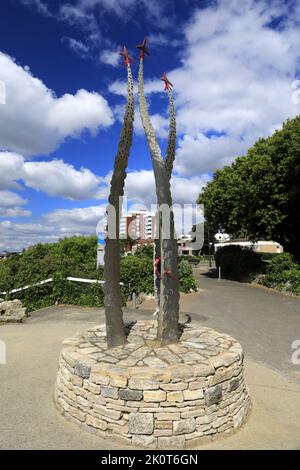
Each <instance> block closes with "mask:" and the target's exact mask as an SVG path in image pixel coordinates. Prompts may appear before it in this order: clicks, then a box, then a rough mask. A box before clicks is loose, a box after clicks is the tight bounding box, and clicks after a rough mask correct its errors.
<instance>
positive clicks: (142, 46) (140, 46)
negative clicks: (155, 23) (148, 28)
mask: <svg viewBox="0 0 300 470" xmlns="http://www.w3.org/2000/svg"><path fill="white" fill-rule="evenodd" d="M136 47H137V49H138V50H139V51H140V59H143V60H144V58H145V54H146V55H150V52H149V49H148V47H147V38H145V39H144V41H143V42H142V44H138V45H137V46H136Z"/></svg>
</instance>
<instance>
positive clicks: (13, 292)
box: [0, 277, 53, 295]
mask: <svg viewBox="0 0 300 470" xmlns="http://www.w3.org/2000/svg"><path fill="white" fill-rule="evenodd" d="M52 281H53V278H52V277H50V278H49V279H45V281H41V282H37V283H36V284H31V285H30V286H24V287H20V288H19V289H13V290H10V291H7V292H0V295H7V294H15V293H16V292H22V291H23V290H27V289H31V287H37V286H42V285H44V284H49V282H52Z"/></svg>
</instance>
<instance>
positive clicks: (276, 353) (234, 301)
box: [183, 271, 300, 379]
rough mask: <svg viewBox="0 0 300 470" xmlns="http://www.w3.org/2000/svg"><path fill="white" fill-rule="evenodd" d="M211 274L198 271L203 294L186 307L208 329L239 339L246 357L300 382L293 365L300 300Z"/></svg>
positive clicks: (299, 370) (299, 372) (299, 327)
mask: <svg viewBox="0 0 300 470" xmlns="http://www.w3.org/2000/svg"><path fill="white" fill-rule="evenodd" d="M207 274H208V273H207V272H205V271H197V278H198V285H199V288H200V289H201V291H200V293H197V294H194V295H193V294H192V295H191V296H189V300H188V299H186V300H185V302H184V304H183V307H184V308H185V309H186V308H187V309H188V311H189V312H192V313H193V314H194V315H193V316H194V318H195V319H197V320H200V321H201V323H203V324H204V325H207V326H210V327H213V328H215V329H219V330H220V331H223V332H226V333H229V334H231V335H232V336H235V337H236V338H237V339H238V340H239V341H240V342H241V343H242V345H243V347H244V350H245V353H246V355H248V356H250V357H252V358H253V359H255V360H256V361H258V362H261V363H263V364H267V365H268V366H271V367H273V368H275V369H277V370H279V371H281V372H284V373H287V374H289V375H290V376H292V377H293V378H296V379H297V378H299V379H300V365H294V364H293V363H292V361H291V356H292V353H293V351H294V350H293V349H292V343H293V341H294V340H300V297H299V298H298V297H292V296H286V295H282V294H280V293H277V292H274V291H272V290H269V289H265V288H263V287H256V286H251V285H249V284H243V283H239V282H232V281H228V280H221V281H219V280H218V279H216V278H213V277H210V276H208V275H207Z"/></svg>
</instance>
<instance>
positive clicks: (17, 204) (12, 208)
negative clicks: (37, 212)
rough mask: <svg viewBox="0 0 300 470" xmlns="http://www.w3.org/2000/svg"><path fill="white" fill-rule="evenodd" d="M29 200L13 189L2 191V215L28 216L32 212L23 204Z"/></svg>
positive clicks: (0, 200) (0, 215)
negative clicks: (24, 207)
mask: <svg viewBox="0 0 300 470" xmlns="http://www.w3.org/2000/svg"><path fill="white" fill-rule="evenodd" d="M25 204H27V201H26V200H25V199H24V198H22V197H21V196H19V194H16V193H14V192H12V191H0V217H2V218H3V217H28V216H30V215H31V212H30V211H28V210H25V209H23V208H22V207H21V206H23V205H25Z"/></svg>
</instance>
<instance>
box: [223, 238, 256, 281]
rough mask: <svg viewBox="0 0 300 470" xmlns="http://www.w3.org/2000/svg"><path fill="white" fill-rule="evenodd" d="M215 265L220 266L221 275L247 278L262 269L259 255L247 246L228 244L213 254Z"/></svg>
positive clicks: (232, 277) (239, 278)
mask: <svg viewBox="0 0 300 470" xmlns="http://www.w3.org/2000/svg"><path fill="white" fill-rule="evenodd" d="M215 260H216V266H217V268H219V267H221V273H222V277H227V278H230V279H236V280H249V279H251V278H252V277H253V276H254V275H255V274H257V273H259V272H261V271H262V270H263V263H262V260H261V257H260V256H259V255H258V254H257V253H255V252H254V251H253V250H251V249H249V248H243V247H241V246H239V245H229V246H224V247H222V248H219V249H218V250H217V252H216V254H215Z"/></svg>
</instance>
